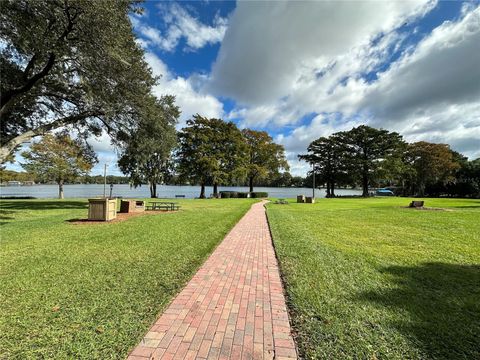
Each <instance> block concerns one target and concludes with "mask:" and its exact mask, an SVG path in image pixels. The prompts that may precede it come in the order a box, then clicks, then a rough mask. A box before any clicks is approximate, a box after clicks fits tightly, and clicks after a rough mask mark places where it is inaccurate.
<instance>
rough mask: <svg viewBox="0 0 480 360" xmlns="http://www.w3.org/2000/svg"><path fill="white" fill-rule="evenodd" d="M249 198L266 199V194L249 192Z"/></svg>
mask: <svg viewBox="0 0 480 360" xmlns="http://www.w3.org/2000/svg"><path fill="white" fill-rule="evenodd" d="M250 197H251V198H266V197H268V193H266V192H251V193H250Z"/></svg>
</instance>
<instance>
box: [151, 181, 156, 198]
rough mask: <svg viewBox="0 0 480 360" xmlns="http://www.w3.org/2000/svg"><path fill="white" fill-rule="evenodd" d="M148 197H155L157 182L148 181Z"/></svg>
mask: <svg viewBox="0 0 480 360" xmlns="http://www.w3.org/2000/svg"><path fill="white" fill-rule="evenodd" d="M150 197H151V198H156V197H157V184H156V183H154V182H151V183H150Z"/></svg>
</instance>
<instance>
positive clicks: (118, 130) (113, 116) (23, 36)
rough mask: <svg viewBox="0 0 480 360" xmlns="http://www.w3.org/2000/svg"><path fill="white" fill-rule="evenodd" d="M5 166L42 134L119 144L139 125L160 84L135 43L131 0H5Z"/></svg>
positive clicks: (1, 32)
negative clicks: (103, 135)
mask: <svg viewBox="0 0 480 360" xmlns="http://www.w3.org/2000/svg"><path fill="white" fill-rule="evenodd" d="M1 9H2V10H1V12H0V41H1V42H2V46H1V48H0V52H1V60H0V71H1V77H2V81H1V99H0V120H1V126H0V163H4V162H5V161H6V160H7V159H8V157H9V155H10V154H11V153H13V152H14V151H15V150H16V149H17V148H18V146H19V145H20V144H22V143H23V142H26V141H29V140H30V139H31V138H33V137H35V136H37V135H43V134H45V133H46V132H48V131H50V130H53V129H56V128H61V127H65V126H68V125H70V126H74V127H76V128H77V129H78V130H79V131H80V130H81V133H82V134H83V135H87V134H88V133H90V132H93V133H95V134H99V132H100V131H101V129H105V130H106V131H107V132H108V133H109V134H110V135H112V137H113V139H114V141H115V140H117V139H119V138H121V137H122V134H124V133H128V132H129V130H130V129H133V128H135V127H136V124H137V122H138V119H139V113H140V109H141V108H142V107H143V106H144V102H145V101H148V100H146V99H147V98H148V95H149V94H150V92H151V88H152V86H153V85H154V83H155V79H154V78H153V77H152V74H151V70H150V69H149V68H148V66H147V64H146V62H145V61H144V59H143V50H142V49H141V48H140V46H139V45H137V44H136V42H135V37H134V35H133V31H132V25H131V23H130V20H129V17H128V16H129V14H131V13H132V11H140V10H139V9H138V8H137V1H134V0H102V1H97V0H3V1H2V5H1Z"/></svg>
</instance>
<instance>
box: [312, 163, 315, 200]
mask: <svg viewBox="0 0 480 360" xmlns="http://www.w3.org/2000/svg"><path fill="white" fill-rule="evenodd" d="M312 176H313V179H312V180H313V187H312V198H313V199H315V164H312Z"/></svg>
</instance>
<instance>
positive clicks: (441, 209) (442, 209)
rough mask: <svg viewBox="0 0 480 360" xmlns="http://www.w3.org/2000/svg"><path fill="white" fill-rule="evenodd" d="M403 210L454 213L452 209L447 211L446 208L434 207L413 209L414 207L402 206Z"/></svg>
mask: <svg viewBox="0 0 480 360" xmlns="http://www.w3.org/2000/svg"><path fill="white" fill-rule="evenodd" d="M402 208H403V209H411V210H419V211H421V210H425V211H453V210H452V209H445V208H433V207H425V206H422V207H412V206H402Z"/></svg>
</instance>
